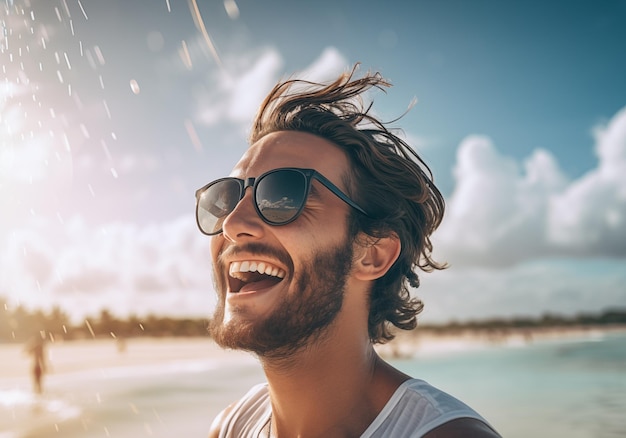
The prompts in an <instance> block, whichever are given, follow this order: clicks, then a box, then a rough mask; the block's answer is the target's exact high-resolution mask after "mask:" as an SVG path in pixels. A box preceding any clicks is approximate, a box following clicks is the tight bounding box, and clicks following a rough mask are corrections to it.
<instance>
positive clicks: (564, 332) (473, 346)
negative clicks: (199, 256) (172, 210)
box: [0, 325, 626, 387]
mask: <svg viewBox="0 0 626 438" xmlns="http://www.w3.org/2000/svg"><path fill="white" fill-rule="evenodd" d="M621 332H626V325H618V326H575V327H574V326H573V327H559V328H519V329H518V328H516V329H504V330H502V329H500V330H486V329H463V330H458V331H455V332H448V331H441V332H439V331H434V330H424V329H422V330H420V329H419V328H418V329H417V330H416V331H412V332H402V333H397V336H396V338H395V339H394V340H392V341H390V342H389V343H387V344H380V345H376V346H375V349H376V351H377V352H378V353H379V354H380V355H381V356H382V357H383V358H384V359H402V358H415V357H432V356H437V355H446V354H458V353H463V352H467V351H475V350H482V349H489V348H498V347H524V346H528V345H532V344H533V343H537V342H547V341H552V340H563V339H579V338H582V339H587V338H589V339H592V338H594V337H595V338H599V337H602V336H606V335H609V334H611V333H621ZM0 357H2V358H3V360H2V361H1V362H0V385H1V386H2V387H6V386H7V383H9V384H16V383H20V384H22V385H23V384H29V385H30V378H31V375H30V373H31V367H32V358H31V357H29V355H28V354H27V353H26V352H25V344H13V343H10V344H0ZM46 358H47V361H48V365H49V369H48V373H46V377H45V378H46V379H48V378H52V379H54V378H63V377H66V376H71V375H73V374H77V373H83V372H104V373H106V372H108V371H111V370H114V369H128V368H142V367H143V368H145V367H167V366H180V365H182V364H184V363H194V362H195V363H205V364H214V365H216V366H228V364H229V363H232V364H235V363H237V364H239V363H251V364H255V363H257V364H258V360H257V359H256V357H255V356H254V355H252V354H250V353H247V352H242V351H233V350H224V349H222V348H221V347H219V346H218V345H216V344H215V342H213V340H212V339H210V338H208V337H206V338H203V337H165V338H148V337H137V338H128V339H125V340H123V341H120V340H115V339H112V338H103V339H84V340H71V341H59V340H57V341H55V342H48V343H47V346H46Z"/></svg>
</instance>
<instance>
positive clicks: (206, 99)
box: [198, 49, 283, 127]
mask: <svg viewBox="0 0 626 438" xmlns="http://www.w3.org/2000/svg"><path fill="white" fill-rule="evenodd" d="M225 65H226V68H225V70H222V71H216V72H215V73H214V76H213V77H212V78H211V81H210V83H209V85H208V88H207V90H206V93H205V94H202V95H200V96H199V98H198V102H199V106H200V108H199V110H198V114H199V115H198V119H199V120H200V121H201V122H202V123H204V124H206V125H209V126H211V125H217V124H219V123H222V122H224V121H227V122H232V123H236V124H242V125H245V126H246V127H247V126H248V125H249V124H250V123H251V122H252V118H253V117H254V114H255V112H256V110H257V108H258V105H259V103H260V102H261V101H262V100H263V97H264V96H265V94H267V92H268V91H269V90H270V89H271V87H272V85H273V84H274V83H275V81H276V78H277V77H278V72H279V70H280V69H281V68H282V65H283V60H282V57H281V55H280V54H279V53H278V52H277V51H275V50H273V49H268V50H266V51H264V52H263V53H261V54H260V55H259V56H258V57H257V56H253V57H244V58H239V59H237V60H236V62H235V61H234V60H233V61H230V60H225Z"/></svg>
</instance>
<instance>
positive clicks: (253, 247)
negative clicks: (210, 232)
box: [217, 242, 293, 271]
mask: <svg viewBox="0 0 626 438" xmlns="http://www.w3.org/2000/svg"><path fill="white" fill-rule="evenodd" d="M239 254H247V255H249V256H257V257H263V256H265V257H269V258H273V259H275V260H278V261H279V262H281V263H282V264H283V265H285V266H286V267H287V268H288V269H289V270H290V271H293V262H292V261H291V257H289V255H288V254H287V253H286V252H285V251H282V250H279V249H277V248H273V247H271V246H269V245H266V244H264V243H259V242H250V243H244V244H242V245H237V246H229V247H228V248H226V249H225V250H224V251H221V252H220V253H219V254H218V256H217V264H218V265H219V266H224V259H225V258H226V257H236V256H238V255H239Z"/></svg>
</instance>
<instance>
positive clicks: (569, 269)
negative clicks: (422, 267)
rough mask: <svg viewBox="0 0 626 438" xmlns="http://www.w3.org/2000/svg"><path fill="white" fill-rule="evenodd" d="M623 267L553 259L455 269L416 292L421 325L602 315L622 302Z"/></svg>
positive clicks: (431, 277)
mask: <svg viewBox="0 0 626 438" xmlns="http://www.w3.org/2000/svg"><path fill="white" fill-rule="evenodd" d="M621 264H622V263H621V262H620V261H619V260H610V259H596V260H591V259H580V260H571V259H567V260H565V259H561V260H559V259H553V260H550V261H547V260H539V261H533V262H527V263H522V264H517V265H514V266H508V267H505V268H488V267H476V266H473V267H464V268H463V267H454V266H453V267H452V268H451V269H449V270H446V271H443V272H434V273H431V274H425V275H422V287H420V288H419V289H418V290H417V292H416V295H418V296H419V297H420V298H421V299H422V300H423V301H424V304H425V307H424V312H423V314H422V315H421V317H420V320H421V321H422V322H423V323H440V322H448V321H450V320H452V319H456V320H457V321H467V320H477V319H484V318H487V317H491V318H494V317H498V318H506V317H523V316H527V317H528V316H530V317H536V316H538V315H540V314H542V313H545V312H550V313H552V314H557V315H574V314H577V313H581V312H586V313H597V312H601V311H603V310H606V309H608V308H610V307H614V306H616V305H621V303H624V302H626V289H624V284H626V270H624V269H622V268H621V267H620V265H621ZM590 291H594V293H590Z"/></svg>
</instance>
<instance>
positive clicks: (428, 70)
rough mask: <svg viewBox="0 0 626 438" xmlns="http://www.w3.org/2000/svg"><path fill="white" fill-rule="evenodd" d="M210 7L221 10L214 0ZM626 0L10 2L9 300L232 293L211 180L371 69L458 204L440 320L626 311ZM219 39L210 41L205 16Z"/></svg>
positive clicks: (3, 75)
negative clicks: (204, 208) (286, 101)
mask: <svg viewBox="0 0 626 438" xmlns="http://www.w3.org/2000/svg"><path fill="white" fill-rule="evenodd" d="M195 5H197V12H196V9H195ZM625 18H626V3H625V2H623V1H622V2H618V1H611V2H595V3H594V2H579V1H568V2H564V1H561V2H539V1H525V2H516V3H513V2H498V1H487V0H481V1H471V2H469V1H415V2H404V1H402V2H400V1H397V2H384V5H383V2H369V3H368V2H362V1H361V2H354V1H330V0H320V1H316V2H292V1H284V0H283V1H278V0H273V1H258V0H257V1H252V0H250V1H243V0H240V1H237V0H226V1H224V2H222V1H211V2H209V1H204V0H197V3H195V2H194V1H193V0H190V1H182V0H169V1H168V0H133V1H122V0H108V1H106V2H102V1H97V0H80V1H79V0H49V1H46V2H43V1H34V0H31V1H26V0H3V1H2V2H0V24H1V26H2V32H1V33H0V47H1V52H0V55H1V56H0V59H1V62H0V63H1V64H2V70H0V79H1V83H0V108H1V111H2V113H1V118H0V211H1V212H2V214H0V295H4V296H5V297H8V299H9V301H10V303H11V305H17V304H24V305H26V306H28V307H31V308H35V307H43V308H49V307H50V306H53V305H59V306H61V307H62V308H63V309H66V310H67V311H68V312H70V313H71V314H72V315H73V316H74V317H75V318H80V317H82V316H85V315H93V314H96V313H98V312H99V310H100V309H101V308H103V307H107V308H109V309H110V310H112V311H113V312H115V313H118V314H120V315H125V314H128V313H135V314H139V315H142V314H146V313H149V312H153V313H169V314H175V315H191V316H202V315H207V314H209V313H211V310H212V307H213V305H214V302H215V300H214V297H213V291H212V282H211V277H210V267H209V257H208V240H207V239H206V238H205V237H203V236H202V235H200V234H199V232H197V231H196V229H195V223H194V219H193V203H194V198H193V193H194V191H195V189H196V188H198V187H200V186H201V185H203V184H205V183H206V182H208V181H210V180H212V179H215V178H218V177H220V176H223V175H226V174H228V173H229V172H230V169H231V167H232V166H233V165H234V163H235V162H236V161H237V159H238V157H239V156H240V155H241V153H242V152H243V151H244V150H245V148H246V133H247V128H248V125H249V123H250V120H251V117H252V115H253V114H254V111H255V109H256V106H257V105H258V104H259V102H260V100H261V99H262V98H263V96H264V95H265V93H266V92H267V91H268V90H269V89H270V87H271V86H272V85H273V84H274V83H275V82H276V81H277V80H279V79H280V78H284V77H287V76H288V75H291V74H294V73H295V74H297V75H299V76H303V77H307V78H310V79H317V80H327V79H330V78H332V77H333V76H335V75H336V74H338V73H339V72H341V71H344V70H346V69H348V68H350V66H351V65H353V64H354V63H355V62H361V71H365V70H376V71H380V72H381V73H382V74H383V75H384V76H385V77H387V78H388V79H390V80H391V82H392V83H393V84H394V86H393V87H392V88H391V89H390V90H389V91H388V92H387V93H386V94H383V93H378V94H375V95H373V96H372V97H373V98H374V100H375V105H374V108H375V111H376V112H377V114H379V115H380V116H381V117H382V118H384V119H387V120H393V119H395V118H397V117H398V116H400V115H401V114H403V113H404V112H405V111H406V109H407V108H408V107H409V106H410V105H411V103H412V102H413V101H414V100H415V101H416V103H415V105H414V106H413V107H412V109H411V110H410V111H409V112H408V113H407V114H406V115H405V116H404V117H403V118H401V119H400V120H399V121H398V122H396V123H395V124H394V126H396V127H398V128H402V129H403V130H404V135H405V136H406V138H407V139H408V140H409V141H410V143H411V144H412V145H414V147H415V148H416V150H417V151H418V152H419V153H420V154H421V155H422V156H423V157H424V158H425V159H426V161H427V162H428V163H429V165H430V166H431V168H432V170H433V172H434V174H435V181H436V182H437V183H438V184H439V186H440V187H441V189H442V191H443V192H444V194H445V196H446V198H447V202H448V215H447V218H446V219H445V221H444V223H443V225H442V227H441V229H440V230H439V231H438V232H437V233H436V235H435V245H436V249H435V254H436V255H438V256H439V258H440V259H443V260H448V261H449V262H450V264H451V268H450V269H448V270H446V271H444V272H441V273H435V274H424V275H422V276H421V277H422V287H421V288H420V289H419V291H417V292H416V293H417V294H418V295H419V296H420V297H421V298H422V299H423V300H424V301H425V303H426V310H425V311H424V314H423V320H424V321H447V320H450V319H457V320H466V319H472V318H480V317H489V316H513V315H539V314H542V313H544V312H552V313H565V314H572V313H576V312H581V311H598V310H601V309H605V308H607V307H610V306H624V305H626V269H625V268H626V260H625V257H626V109H625V108H626V79H624V78H626V57H625V56H623V52H624V49H623V45H624V43H625V42H626V28H625V27H624V26H623V22H624V20H625ZM203 27H204V29H206V34H204V33H203V31H202V29H203Z"/></svg>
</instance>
